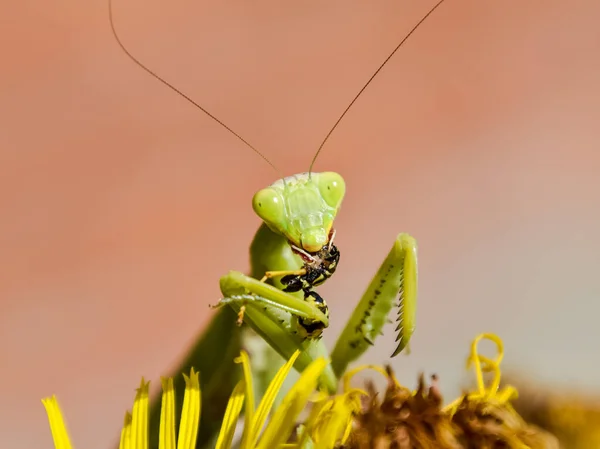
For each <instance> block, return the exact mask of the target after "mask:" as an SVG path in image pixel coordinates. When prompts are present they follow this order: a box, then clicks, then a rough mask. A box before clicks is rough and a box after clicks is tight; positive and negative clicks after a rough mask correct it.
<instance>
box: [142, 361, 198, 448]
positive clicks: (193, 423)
mask: <svg viewBox="0 0 600 449" xmlns="http://www.w3.org/2000/svg"><path fill="white" fill-rule="evenodd" d="M183 377H184V379H185V394H184V396H183V408H182V410H181V421H180V422H179V438H178V440H177V449H194V448H195V447H196V438H197V437H198V423H199V422H200V406H201V397H200V380H199V377H198V373H197V372H195V371H194V368H192V370H191V371H190V377H188V376H186V375H185V374H184V375H183ZM144 449H146V448H144Z"/></svg>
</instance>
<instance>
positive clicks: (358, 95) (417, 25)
mask: <svg viewBox="0 0 600 449" xmlns="http://www.w3.org/2000/svg"><path fill="white" fill-rule="evenodd" d="M444 1H445V0H439V1H438V2H437V3H436V4H435V5H434V6H433V8H431V9H430V10H429V12H428V13H427V14H425V15H424V16H423V18H422V19H421V20H419V22H418V23H417V24H416V25H415V26H414V27H413V28H412V30H410V31H409V32H408V34H407V35H406V36H404V39H402V40H401V41H400V43H399V44H398V45H397V46H396V48H394V50H393V51H392V52H391V53H390V54H389V55H388V57H387V58H385V61H383V62H382V63H381V65H380V66H379V68H378V69H377V70H375V73H373V75H371V78H369V80H368V81H367V82H366V83H365V85H364V86H363V87H362V89H360V91H359V92H358V93H357V94H356V95H355V97H354V98H353V99H352V101H351V102H350V104H349V105H348V106H347V107H346V109H344V112H342V115H340V116H339V118H338V119H337V121H336V122H335V123H334V124H333V126H332V127H331V129H330V130H329V132H328V133H327V135H326V136H325V138H324V139H323V142H321V145H319V148H318V149H317V152H316V153H315V156H314V157H313V159H312V161H311V163H310V167H309V169H308V173H309V175H310V173H312V168H313V165H315V161H316V160H317V157H318V156H319V154H320V153H321V150H322V149H323V146H324V145H325V142H327V140H328V139H329V136H331V134H332V133H333V131H334V130H335V129H336V128H337V126H338V125H339V124H340V122H341V121H342V119H343V118H344V116H345V115H346V113H347V112H348V111H349V110H350V108H351V107H352V106H353V105H354V103H356V100H358V97H360V96H361V94H362V93H363V92H364V91H365V89H366V88H367V87H368V86H369V84H371V81H373V79H374V78H375V77H376V76H377V75H378V74H379V72H381V69H383V67H384V66H385V65H386V64H387V63H388V61H389V60H390V59H392V56H394V54H395V53H396V52H397V51H398V49H399V48H400V47H402V45H403V44H404V42H406V41H407V40H408V38H409V37H410V36H411V35H412V34H413V33H414V32H415V31H416V30H417V28H419V26H421V24H422V23H423V22H425V20H427V18H428V17H429V16H430V15H431V14H433V11H435V10H436V9H437V8H438V6H440V5H441V4H442V3H444Z"/></svg>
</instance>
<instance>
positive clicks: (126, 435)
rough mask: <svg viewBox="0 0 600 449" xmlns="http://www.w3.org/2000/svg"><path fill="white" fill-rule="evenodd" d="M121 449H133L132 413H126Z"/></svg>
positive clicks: (120, 443)
mask: <svg viewBox="0 0 600 449" xmlns="http://www.w3.org/2000/svg"><path fill="white" fill-rule="evenodd" d="M119 449H131V413H129V412H125V419H124V422H123V429H122V430H121V441H120V442H119Z"/></svg>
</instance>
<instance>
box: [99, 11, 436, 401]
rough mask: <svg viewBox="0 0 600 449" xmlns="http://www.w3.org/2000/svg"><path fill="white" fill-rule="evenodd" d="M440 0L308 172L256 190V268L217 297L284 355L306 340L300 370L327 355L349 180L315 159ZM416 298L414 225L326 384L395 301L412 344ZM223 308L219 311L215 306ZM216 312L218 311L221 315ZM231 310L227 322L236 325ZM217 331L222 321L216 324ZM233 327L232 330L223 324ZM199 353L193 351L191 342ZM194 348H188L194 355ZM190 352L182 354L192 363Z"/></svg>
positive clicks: (347, 333)
mask: <svg viewBox="0 0 600 449" xmlns="http://www.w3.org/2000/svg"><path fill="white" fill-rule="evenodd" d="M443 2H444V0H440V1H438V2H437V3H436V4H435V5H434V6H433V7H432V8H431V9H430V10H429V12H428V13H427V14H426V15H425V16H424V17H423V18H422V19H421V20H420V21H419V22H418V23H417V24H416V25H415V26H414V27H413V28H412V30H411V31H410V32H409V33H408V34H407V35H406V36H405V37H404V38H403V39H402V40H401V42H400V43H399V44H398V45H397V46H396V48H395V49H394V50H393V51H392V52H391V53H390V54H389V56H388V57H387V58H386V59H385V61H383V63H382V64H381V65H380V66H379V68H378V69H377V70H376V71H375V72H374V74H373V75H372V76H371V78H370V79H369V80H368V81H367V82H366V83H365V84H364V86H363V87H362V88H361V89H360V91H359V92H358V94H357V95H356V96H355V97H354V99H353V100H352V101H351V102H350V104H349V105H348V106H347V108H346V109H345V110H344V112H343V113H342V114H341V115H340V117H339V118H338V120H337V121H336V123H335V124H334V125H333V127H332V128H331V129H330V131H329V132H328V133H327V135H326V136H325V139H324V140H323V141H322V143H321V145H320V146H319V148H318V149H317V151H316V153H315V155H314V157H313V159H312V162H311V164H310V167H309V170H308V172H305V173H301V174H296V175H293V176H288V177H282V178H280V179H278V180H277V181H275V182H274V183H273V184H272V185H271V186H269V187H267V188H265V189H262V190H260V191H259V192H258V193H256V194H255V195H254V198H253V200H252V205H253V209H254V211H255V212H256V214H257V215H258V216H259V217H260V218H261V220H262V221H263V223H262V224H261V226H260V227H259V229H258V231H257V233H256V235H255V237H254V239H253V241H252V244H251V245H250V259H251V273H250V275H246V274H244V273H241V272H239V271H231V272H229V273H228V274H226V275H224V276H223V277H222V278H221V280H220V288H221V292H222V294H223V298H222V299H221V300H220V301H219V302H218V304H216V305H215V306H214V307H217V308H222V307H231V309H233V310H234V311H235V312H236V313H237V324H241V323H246V324H247V325H248V326H249V327H250V328H252V329H253V330H254V331H255V332H256V333H257V334H258V335H260V336H261V337H262V338H263V339H264V340H265V341H266V342H267V343H268V344H269V345H270V346H271V347H272V348H273V349H275V350H276V351H277V352H278V353H279V354H280V355H281V356H283V357H284V358H286V359H288V358H289V357H290V356H291V355H292V354H293V353H294V351H295V350H296V349H298V348H300V349H302V350H303V352H302V355H301V356H300V357H299V358H298V359H297V361H296V364H295V368H296V369H297V370H298V371H302V370H303V369H304V368H305V367H306V366H307V365H308V364H309V363H310V362H311V361H312V360H314V358H315V357H317V356H326V357H327V356H328V352H327V350H326V349H325V346H324V344H323V343H322V341H321V337H322V335H323V332H324V330H325V329H326V328H327V327H328V326H329V309H328V307H327V304H326V301H325V300H324V299H323V298H322V297H321V296H320V295H319V294H318V293H317V292H316V291H315V287H317V286H319V285H321V284H323V283H324V282H325V281H327V280H328V279H329V278H330V277H331V276H332V275H333V274H334V272H335V270H336V268H337V265H338V262H339V259H340V252H339V250H338V248H337V247H336V246H335V235H336V231H335V229H334V227H333V224H334V220H335V218H336V215H337V213H338V211H339V209H340V206H341V203H342V200H343V198H344V194H345V182H344V180H343V178H342V176H341V175H339V174H337V173H334V172H323V173H316V172H313V170H312V168H313V165H314V163H315V161H316V159H317V156H318V155H319V154H320V152H321V150H322V148H323V146H324V145H325V143H326V142H327V140H328V138H329V136H330V135H331V134H332V132H333V131H334V130H335V129H336V127H337V125H338V124H339V123H340V121H341V120H342V119H343V117H344V116H345V115H346V113H347V112H348V111H349V109H350V108H351V107H352V106H353V105H354V103H355V102H356V100H357V99H358V98H359V96H360V95H361V94H362V93H363V92H364V90H365V89H366V88H367V86H369V84H370V83H371V82H372V81H373V79H374V78H375V77H376V76H377V74H378V73H379V72H380V71H381V70H382V68H383V67H384V66H385V65H386V63H387V62H388V61H389V60H390V59H391V58H392V56H393V55H394V54H395V53H396V51H397V50H398V49H399V48H400V47H401V46H402V45H403V44H404V42H405V41H406V40H407V39H408V38H409V37H410V36H411V35H412V34H413V33H414V31H415V30H416V29H417V28H418V27H419V26H420V25H421V24H422V23H423V22H424V21H425V20H426V19H427V18H428V17H429V16H430V15H431V14H432V13H433V11H435V10H436V9H437V8H438V7H439V6H440V5H441V4H442V3H443ZM109 16H110V25H111V28H112V32H113V35H114V37H115V39H116V41H117V43H118V44H119V46H120V47H121V49H122V50H123V51H124V52H125V54H126V55H127V56H128V57H129V58H130V59H132V60H133V62H135V63H136V64H137V65H138V66H139V67H141V68H142V69H144V70H145V71H146V72H147V73H149V74H150V75H152V76H153V77H154V78H156V79H157V80H158V81H160V82H161V83H163V84H164V85H166V86H167V87H168V88H170V89H171V90H173V91H175V92H176V93H177V94H179V95H180V96H181V97H183V98H184V99H186V100H187V101H188V102H190V103H191V104H192V105H194V106H196V107H197V108H198V109H200V110H201V111H203V112H204V113H205V114H207V115H208V116H209V117H210V118H212V119H213V120H214V121H215V122H217V123H218V124H220V125H221V126H222V127H223V128H225V129H226V130H227V131H229V132H230V133H231V134H233V135H234V136H235V137H237V138H238V139H239V140H240V141H241V142H243V143H244V144H245V145H246V146H248V147H249V148H250V149H252V150H253V151H254V152H256V153H257V154H258V155H259V156H260V157H261V158H263V159H264V160H265V161H266V162H267V163H269V165H271V166H272V167H273V168H275V167H274V166H273V164H271V162H270V161H269V160H268V159H267V158H266V157H265V156H264V155H263V154H262V153H261V152H260V151H258V150H257V149H256V148H254V147H253V146H252V145H251V144H250V143H248V142H247V141H246V140H245V139H244V138H242V137H241V136H240V135H238V134H237V133H236V132H235V131H233V130H232V129H230V128H229V127H228V126H227V125H226V124H225V123H223V122H222V121H220V120H219V119H218V118H216V117H215V116H214V115H212V114H211V113H210V112H209V111H207V110H206V109H204V108H203V107H202V106H200V105H199V104H198V103H196V102H195V101H194V100H192V99H191V98H190V97H188V96H187V95H185V94H184V93H183V92H181V91H180V90H178V89H177V88H176V87H174V86H173V85H172V84H170V83H169V82H167V81H165V80H164V79H163V78H161V77H160V76H159V75H157V74H156V73H155V72H153V71H152V70H150V69H149V68H147V67H146V66H145V65H144V64H143V63H141V62H140V61H138V59H136V57H134V56H133V55H132V54H131V53H130V52H129V50H128V49H127V48H126V47H125V46H124V44H123V43H122V42H121V40H120V38H119V36H118V34H117V32H116V29H115V26H114V22H113V14H112V5H111V0H109ZM416 301H417V244H416V241H415V239H414V238H413V237H411V236H410V235H408V234H404V233H402V234H400V235H398V236H397V237H396V239H395V241H394V243H393V245H392V248H391V250H390V251H389V253H388V255H387V257H386V258H385V260H384V261H383V263H382V264H381V266H380V268H379V270H378V271H377V272H376V274H375V276H374V277H373V280H372V281H371V283H370V284H369V286H368V287H367V289H366V291H365V292H364V294H363V296H362V298H361V300H360V301H359V303H358V305H357V306H356V308H355V310H354V312H353V314H352V315H351V317H350V319H349V321H348V323H347V324H346V326H345V328H344V330H343V331H342V333H341V335H340V336H339V338H338V340H337V343H336V345H335V348H334V350H333V352H332V353H331V355H330V359H331V365H330V367H329V369H328V371H326V372H325V374H324V375H323V376H322V379H321V384H322V387H324V388H326V389H327V390H329V391H330V392H332V393H333V392H335V391H336V389H337V384H338V379H339V378H340V377H341V376H342V374H343V373H344V372H345V370H346V368H347V366H348V364H349V363H350V362H352V361H353V360H356V359H357V358H358V357H359V356H360V355H361V354H362V353H364V352H365V351H366V350H367V349H368V347H369V346H371V345H373V342H374V340H375V339H376V337H377V336H378V335H379V334H381V331H382V328H383V326H384V324H386V323H387V322H388V321H389V319H388V315H389V314H390V311H391V309H392V308H393V306H394V305H395V304H397V306H398V314H397V319H396V321H397V322H398V325H397V327H396V332H397V335H396V341H397V347H396V349H395V351H394V352H393V354H392V357H394V356H396V355H397V354H399V353H400V352H401V351H402V350H403V349H404V348H406V346H407V345H408V343H409V341H410V338H411V336H412V334H413V332H414V329H415V312H416ZM220 313H221V312H219V313H218V314H217V316H221V318H222V315H219V314H220ZM215 321H217V318H215ZM235 321H236V320H235V318H234V319H233V320H230V324H227V325H225V324H223V323H224V321H223V320H222V319H221V321H219V323H220V324H219V326H221V331H223V327H224V326H231V328H228V329H231V331H232V332H233V330H234V329H235ZM215 332H216V330H215ZM227 332H228V331H227ZM192 353H193V354H196V356H193V357H197V356H198V354H197V351H195V350H194V351H192ZM193 357H192V358H193ZM192 358H190V359H188V361H187V362H186V363H187V364H188V365H189V364H191V363H193V361H192Z"/></svg>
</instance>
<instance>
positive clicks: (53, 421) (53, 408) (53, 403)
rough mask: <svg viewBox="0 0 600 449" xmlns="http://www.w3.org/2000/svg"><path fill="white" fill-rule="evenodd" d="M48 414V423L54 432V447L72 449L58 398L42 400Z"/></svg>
mask: <svg viewBox="0 0 600 449" xmlns="http://www.w3.org/2000/svg"><path fill="white" fill-rule="evenodd" d="M42 403H43V404H44V408H45V409H46V414H47V415H48V422H49V423H50V431H51V432H52V439H53V440H54V447H55V448H56V449H71V447H72V446H71V441H70V440H69V433H68V432H67V426H66V425H65V421H64V419H63V416H62V412H61V410H60V406H59V405H58V400H57V399H56V396H54V395H52V397H49V398H44V399H42Z"/></svg>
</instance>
